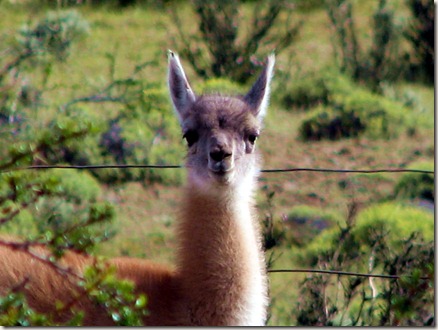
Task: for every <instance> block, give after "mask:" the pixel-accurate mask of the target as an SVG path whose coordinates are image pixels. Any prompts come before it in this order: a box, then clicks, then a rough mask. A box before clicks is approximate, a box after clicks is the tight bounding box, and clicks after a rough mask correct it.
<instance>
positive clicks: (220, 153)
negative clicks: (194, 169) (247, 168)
mask: <svg viewBox="0 0 438 330" xmlns="http://www.w3.org/2000/svg"><path fill="white" fill-rule="evenodd" d="M231 155H232V154H231V152H230V151H227V150H225V149H223V148H218V149H216V150H213V151H211V152H210V158H211V159H213V160H214V161H216V162H220V161H223V160H224V159H225V158H228V157H231Z"/></svg>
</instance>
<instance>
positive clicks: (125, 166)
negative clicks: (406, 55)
mask: <svg viewBox="0 0 438 330" xmlns="http://www.w3.org/2000/svg"><path fill="white" fill-rule="evenodd" d="M134 168H142V169H151V170H154V169H156V170H164V169H183V168H184V166H183V165H133V164H131V165H130V164H122V165H120V164H109V165H107V164H101V165H31V166H23V167H15V168H8V169H1V167H0V174H1V173H9V172H15V171H28V170H50V169H65V170H69V169H77V170H99V169H134ZM260 172H261V173H266V174H270V173H288V172H318V173H351V174H355V173H356V174H359V173H360V174H376V173H418V174H431V175H435V172H434V171H428V170H419V169H407V168H385V169H329V168H308V167H296V168H277V169H262V170H261V171H260ZM2 244H3V245H9V244H8V242H2ZM13 248H15V249H16V248H17V247H16V246H15V245H14V246H13ZM268 273H270V274H275V273H318V274H326V275H336V276H358V277H367V278H381V279H396V280H398V279H401V278H406V277H408V278H409V277H412V276H410V275H385V274H365V273H357V272H345V271H338V270H320V269H269V270H268ZM420 279H421V280H430V277H427V276H422V277H420Z"/></svg>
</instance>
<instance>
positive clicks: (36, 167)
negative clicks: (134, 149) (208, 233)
mask: <svg viewBox="0 0 438 330" xmlns="http://www.w3.org/2000/svg"><path fill="white" fill-rule="evenodd" d="M133 168H143V169H159V170H161V169H182V168H184V165H129V164H122V165H120V164H109V165H31V166H24V167H15V168H9V169H4V170H1V171H0V173H7V172H15V171H26V170H47V169H77V170H99V169H133ZM260 172H262V173H287V172H320V173H363V174H373V173H419V174H433V175H434V174H435V172H434V171H428V170H418V169H407V168H386V169H369V170H366V169H357V170H353V169H330V168H309V167H295V168H277V169H262V170H261V171H260Z"/></svg>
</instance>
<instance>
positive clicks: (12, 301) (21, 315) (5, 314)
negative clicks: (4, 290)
mask: <svg viewBox="0 0 438 330" xmlns="http://www.w3.org/2000/svg"><path fill="white" fill-rule="evenodd" d="M19 289H20V288H16V290H14V291H16V292H14V291H13V292H11V293H9V294H8V295H6V296H4V297H0V324H1V325H2V326H6V327H16V326H33V327H35V326H50V325H53V323H52V322H51V321H50V320H48V318H47V317H46V316H45V315H41V314H38V313H36V312H35V311H34V310H33V309H31V308H30V307H29V306H28V304H27V302H26V299H25V297H24V294H23V293H20V292H19Z"/></svg>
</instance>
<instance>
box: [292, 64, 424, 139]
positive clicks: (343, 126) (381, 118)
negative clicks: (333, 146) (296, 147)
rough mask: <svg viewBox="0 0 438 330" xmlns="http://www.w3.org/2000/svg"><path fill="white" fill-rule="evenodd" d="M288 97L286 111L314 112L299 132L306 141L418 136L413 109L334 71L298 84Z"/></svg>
mask: <svg viewBox="0 0 438 330" xmlns="http://www.w3.org/2000/svg"><path fill="white" fill-rule="evenodd" d="M286 93H287V94H285V95H284V96H283V103H284V105H285V106H286V107H287V108H289V109H290V108H295V109H296V108H305V109H308V108H310V109H311V111H310V112H309V114H308V116H307V117H306V118H305V119H304V120H303V122H302V124H301V126H300V130H299V135H300V137H301V138H302V139H303V140H305V141H308V140H323V139H331V140H337V139H341V138H348V137H357V136H360V135H365V136H367V137H370V138H392V137H396V136H398V134H400V133H401V132H403V131H406V132H408V133H410V134H414V133H415V125H416V120H415V117H414V116H413V115H412V111H411V109H410V108H408V107H407V106H405V105H404V104H401V103H399V102H397V101H393V100H390V99H387V98H385V97H383V96H381V95H379V94H375V93H372V92H370V91H368V90H367V89H365V88H364V87H361V86H359V85H357V84H355V83H353V82H352V81H351V80H350V79H349V78H347V77H346V76H344V75H342V74H340V73H337V72H336V71H334V70H326V71H323V72H322V73H321V74H314V73H313V74H310V75H308V76H307V77H305V78H304V79H302V80H301V79H300V80H297V82H296V83H294V84H293V85H292V86H291V87H290V88H289V89H288V90H287V92H286Z"/></svg>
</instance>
